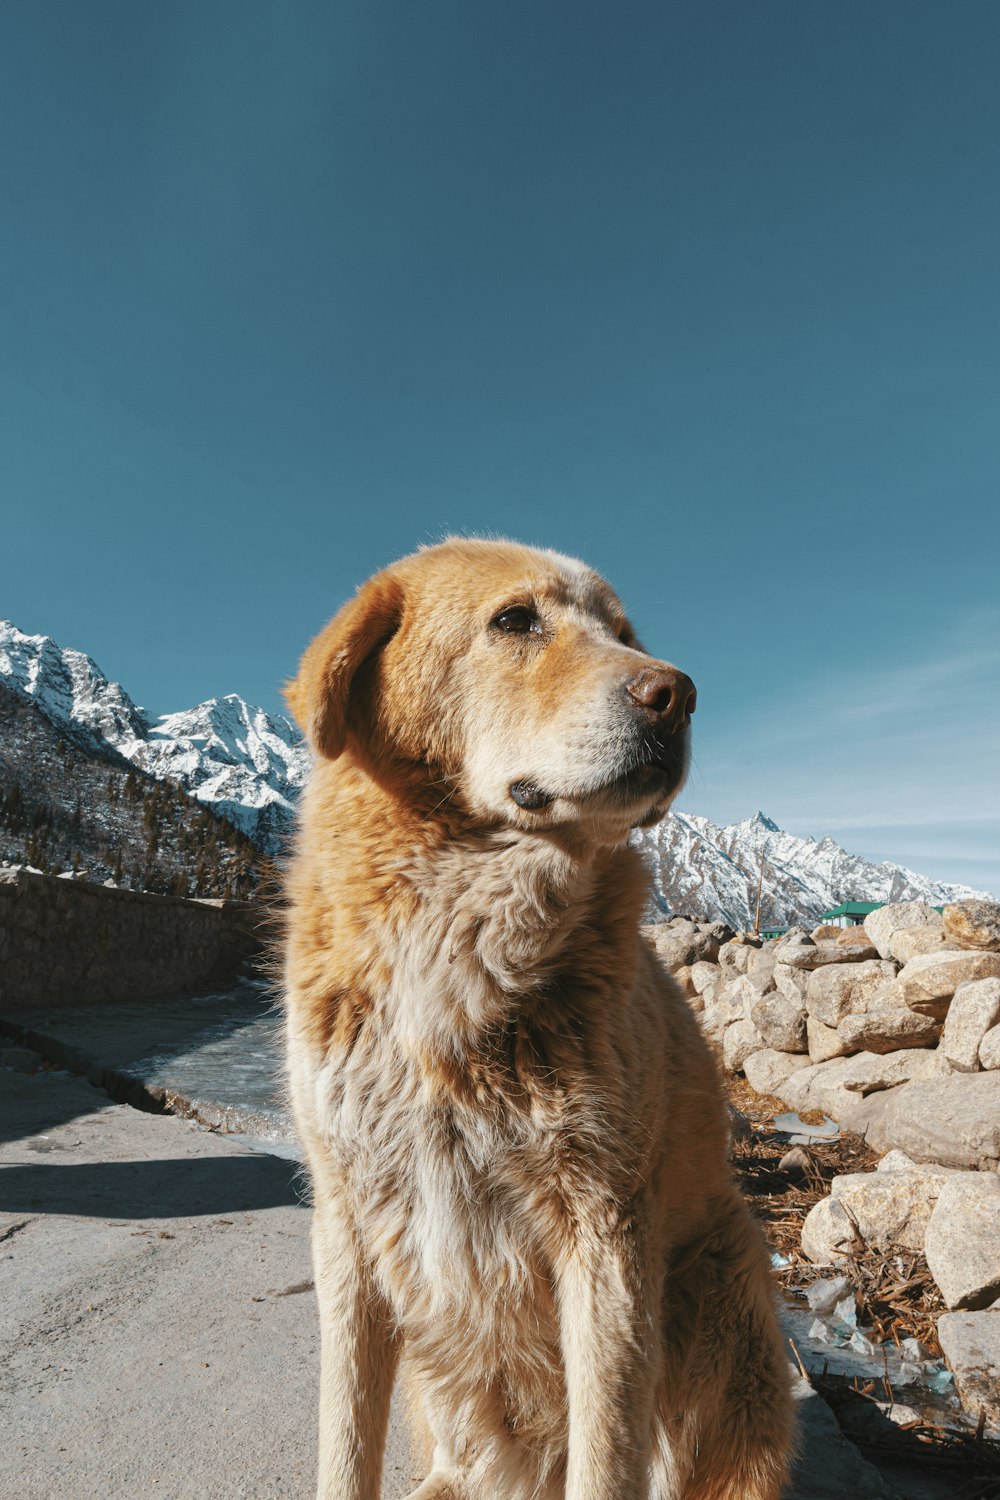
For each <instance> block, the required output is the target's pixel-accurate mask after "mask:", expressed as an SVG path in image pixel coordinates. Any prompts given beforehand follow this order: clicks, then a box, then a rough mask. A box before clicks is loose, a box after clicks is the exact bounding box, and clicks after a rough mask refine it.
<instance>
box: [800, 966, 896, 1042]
mask: <svg viewBox="0 0 1000 1500" xmlns="http://www.w3.org/2000/svg"><path fill="white" fill-rule="evenodd" d="M897 972H898V971H897V968H896V965H895V964H894V963H891V962H889V961H887V960H886V959H881V958H874V959H866V960H864V961H863V962H862V963H856V964H827V965H825V966H824V967H823V968H822V969H813V971H812V973H811V974H810V975H809V980H808V983H807V985H806V1008H807V1010H808V1011H809V1014H810V1015H813V1016H815V1017H816V1019H817V1020H819V1021H822V1022H824V1024H825V1025H827V1026H836V1025H837V1024H838V1022H839V1021H840V1020H841V1018H842V1017H843V1016H846V1015H849V1014H851V1013H852V1012H854V1011H865V1010H871V1009H873V1008H874V1006H873V1002H874V1001H875V999H876V997H878V996H880V995H883V994H884V993H885V991H886V988H887V986H888V985H889V984H891V983H892V981H893V980H894V979H895V977H896V974H897Z"/></svg>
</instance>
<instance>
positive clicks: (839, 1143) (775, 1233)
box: [726, 1076, 1000, 1500]
mask: <svg viewBox="0 0 1000 1500" xmlns="http://www.w3.org/2000/svg"><path fill="white" fill-rule="evenodd" d="M726 1087H727V1091H728V1094H729V1100H730V1103H731V1105H732V1106H733V1108H734V1110H736V1111H737V1115H736V1117H735V1118H734V1132H733V1133H734V1141H733V1167H734V1169H735V1172H736V1176H737V1180H738V1181H739V1183H740V1185H741V1187H742V1189H743V1191H744V1193H745V1194H746V1197H747V1199H748V1201H749V1203H750V1206H751V1208H752V1210H753V1212H754V1214H755V1215H756V1217H757V1219H758V1220H759V1222H760V1224H761V1227H762V1229H763V1231H764V1234H765V1237H766V1238H767V1240H768V1243H769V1244H770V1246H771V1248H772V1249H773V1250H776V1251H777V1252H778V1253H779V1254H780V1255H782V1256H784V1257H786V1259H787V1261H788V1264H787V1265H786V1266H784V1267H783V1268H780V1269H778V1270H777V1271H776V1272H775V1275H776V1276H777V1278H778V1281H779V1282H780V1283H781V1284H782V1285H783V1286H784V1288H785V1290H786V1291H787V1292H789V1293H791V1292H792V1291H793V1290H794V1289H796V1288H801V1287H804V1286H808V1285H810V1284H811V1283H812V1282H813V1281H818V1280H822V1279H826V1278H829V1276H830V1275H831V1274H832V1273H831V1271H830V1268H829V1266H826V1267H821V1266H814V1265H813V1264H812V1262H811V1261H809V1260H807V1259H806V1257H805V1256H804V1255H803V1254H802V1246H801V1234H802V1221H803V1219H804V1218H805V1216H806V1214H807V1213H808V1212H809V1210H810V1209H811V1208H812V1206H813V1204H815V1203H818V1202H819V1201H820V1199H821V1198H825V1197H826V1195H827V1194H828V1193H829V1191H830V1183H831V1181H832V1180H833V1178H834V1177H839V1176H841V1175H843V1174H844V1173H847V1172H869V1171H872V1170H873V1169H874V1168H875V1165H876V1164H877V1162H878V1160H879V1158H878V1154H877V1153H876V1152H874V1151H872V1149H871V1147H870V1146H868V1145H867V1144H866V1143H865V1141H864V1140H863V1139H862V1138H861V1137H860V1136H858V1135H854V1134H852V1132H850V1131H842V1132H841V1134H840V1135H839V1136H838V1138H837V1139H836V1140H834V1141H814V1142H812V1143H811V1144H810V1145H808V1146H803V1147H802V1148H801V1150H802V1152H803V1153H804V1157H805V1162H804V1165H803V1167H802V1169H801V1170H793V1171H789V1170H787V1169H783V1168H781V1167H780V1166H779V1162H780V1161H781V1159H782V1157H784V1156H785V1154H786V1153H787V1152H788V1151H789V1149H790V1147H789V1142H788V1138H787V1137H786V1136H781V1135H778V1134H777V1133H776V1132H775V1131H774V1128H773V1120H774V1117H775V1115H779V1114H783V1113H785V1111H786V1106H785V1105H784V1104H782V1102H781V1101H780V1099H774V1098H767V1097H765V1096H763V1095H760V1094H756V1093H754V1091H753V1089H752V1088H751V1087H750V1085H749V1084H748V1083H747V1082H746V1080H745V1079H743V1078H738V1077H732V1076H730V1077H728V1078H727V1079H726ZM740 1116H742V1117H743V1121H745V1122H746V1123H745V1124H743V1123H742V1122H741V1120H740ZM803 1118H804V1119H805V1120H807V1121H808V1122H809V1123H818V1121H819V1119H820V1118H821V1117H820V1116H818V1115H817V1116H811V1115H808V1116H804V1117H803ZM837 1274H838V1275H840V1274H842V1275H844V1276H847V1277H848V1279H849V1280H850V1282H851V1285H852V1287H853V1289H854V1296H855V1301H856V1303H857V1309H858V1322H859V1323H860V1324H863V1325H864V1326H865V1327H870V1328H871V1329H872V1330H873V1333H872V1339H873V1342H877V1343H880V1344H884V1343H887V1342H888V1341H889V1340H893V1341H894V1342H895V1343H896V1344H899V1343H900V1342H901V1341H902V1340H903V1339H904V1338H917V1339H919V1340H920V1342H921V1343H922V1344H923V1345H924V1346H925V1347H926V1349H927V1351H928V1353H929V1354H930V1355H932V1356H935V1357H939V1356H940V1354H941V1346H940V1344H939V1343H938V1338H937V1327H936V1324H937V1319H938V1316H939V1315H940V1314H941V1313H942V1312H944V1311H945V1306H944V1301H943V1299H942V1297H941V1294H940V1292H939V1291H938V1288H937V1286H936V1284H935V1282H934V1280H933V1278H932V1276H931V1274H930V1271H929V1270H928V1268H927V1262H926V1260H925V1259H924V1257H923V1255H921V1254H919V1253H918V1252H917V1251H914V1250H905V1249H901V1248H898V1247H897V1248H894V1249H892V1250H888V1251H882V1250H876V1249H873V1248H871V1247H869V1248H868V1249H867V1250H866V1251H865V1253H864V1254H863V1255H861V1256H859V1257H858V1258H857V1259H855V1260H852V1261H845V1262H843V1263H842V1264H841V1265H838V1267H837ZM808 1378H809V1379H810V1380H811V1381H812V1383H813V1385H814V1386H815V1387H816V1389H817V1390H818V1391H819V1393H820V1394H821V1395H822V1396H823V1397H824V1398H825V1400H826V1401H827V1402H828V1403H829V1404H830V1406H831V1407H832V1408H833V1409H834V1411H835V1412H836V1414H837V1417H838V1420H839V1421H840V1422H841V1425H842V1426H843V1427H844V1430H845V1431H846V1432H847V1433H848V1434H849V1436H850V1437H851V1439H852V1441H854V1442H855V1443H856V1444H857V1446H858V1447H859V1448H861V1449H862V1450H863V1451H864V1452H865V1453H866V1454H867V1455H868V1456H869V1458H871V1459H872V1460H873V1461H874V1462H875V1463H878V1461H879V1460H880V1459H884V1460H888V1461H892V1462H895V1463H900V1462H901V1463H904V1464H906V1463H914V1462H915V1463H917V1464H918V1465H919V1466H921V1467H926V1466H928V1465H929V1466H931V1467H933V1469H934V1471H935V1473H937V1474H939V1475H949V1476H953V1478H954V1490H953V1492H952V1493H953V1496H954V1500H1000V1444H997V1443H995V1442H991V1441H989V1440H984V1439H983V1436H982V1432H981V1431H980V1432H979V1433H972V1432H961V1431H958V1430H956V1429H954V1428H947V1427H942V1426H937V1425H935V1424H934V1423H933V1422H926V1421H920V1422H915V1423H911V1424H909V1425H907V1426H903V1427H897V1426H896V1425H895V1424H893V1423H892V1422H890V1421H889V1420H888V1419H887V1418H885V1417H883V1416H882V1414H881V1412H880V1411H879V1409H878V1405H877V1403H878V1402H885V1401H893V1400H894V1399H895V1396H894V1392H893V1390H892V1386H891V1383H890V1381H889V1378H888V1369H886V1373H885V1374H884V1375H883V1376H880V1377H879V1378H877V1379H872V1380H870V1381H858V1380H854V1381H851V1380H848V1379H847V1378H846V1377H844V1376H836V1375H829V1374H826V1373H824V1374H823V1375H815V1374H813V1375H811V1376H809V1377H808ZM949 1482H950V1481H949Z"/></svg>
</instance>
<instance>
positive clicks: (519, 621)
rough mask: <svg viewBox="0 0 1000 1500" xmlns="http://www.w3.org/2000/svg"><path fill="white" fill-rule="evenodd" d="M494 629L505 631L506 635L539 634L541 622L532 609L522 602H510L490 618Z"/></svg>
mask: <svg viewBox="0 0 1000 1500" xmlns="http://www.w3.org/2000/svg"><path fill="white" fill-rule="evenodd" d="M491 623H492V625H493V628H494V630H503V631H506V633H507V634H508V635H541V633H542V622H541V620H540V619H539V618H538V616H537V615H536V614H535V611H534V610H533V609H529V608H528V607H527V605H524V604H512V605H511V606H510V608H509V609H502V610H501V611H500V613H499V614H498V615H495V616H494V618H493V620H492V622H491Z"/></svg>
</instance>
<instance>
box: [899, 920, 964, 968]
mask: <svg viewBox="0 0 1000 1500" xmlns="http://www.w3.org/2000/svg"><path fill="white" fill-rule="evenodd" d="M954 947H955V944H954V943H952V942H949V940H948V935H947V933H946V932H945V930H944V928H943V927H902V928H900V930H899V932H894V933H893V935H892V956H893V958H894V959H895V960H896V962H897V963H900V964H908V963H909V962H910V959H911V958H919V956H920V955H921V954H923V953H940V952H941V950H942V949H944V950H945V951H947V952H951V950H952V949H953V948H954Z"/></svg>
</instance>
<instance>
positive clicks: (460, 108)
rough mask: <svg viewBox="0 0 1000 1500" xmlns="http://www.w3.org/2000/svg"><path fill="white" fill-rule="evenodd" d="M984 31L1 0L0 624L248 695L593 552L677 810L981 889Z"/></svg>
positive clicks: (240, 3)
mask: <svg viewBox="0 0 1000 1500" xmlns="http://www.w3.org/2000/svg"><path fill="white" fill-rule="evenodd" d="M998 55H1000V8H998V7H997V6H996V5H995V4H994V3H992V0H982V3H970V0H952V3H950V4H948V5H944V4H941V3H939V0H934V3H932V4H928V3H924V0H898V3H897V0H879V4H878V5H872V4H871V3H870V0H859V3H855V0H840V3H838V4H837V5H830V4H820V3H802V0H787V3H772V0H755V3H754V4H753V5H746V4H738V3H736V0H728V3H726V4H715V3H711V0H698V3H694V0H692V3H684V4H662V3H656V4H654V3H647V4H629V3H618V4H616V5H614V6H611V5H609V4H603V5H598V4H589V3H586V0H573V3H572V4H570V3H563V0H554V3H550V4H547V5H544V6H540V5H538V4H537V3H531V4H528V3H521V0H505V3H504V4H503V5H498V6H480V5H469V4H467V3H459V0H455V3H441V0H421V4H419V5H413V4H410V3H402V0H394V3H391V4H387V3H381V0H363V3H362V0H341V3H340V4H338V5H337V6H329V5H326V4H319V3H317V4H304V3H296V0H288V3H285V4H282V5H274V4H273V3H272V0H268V3H266V4H261V3H258V0H208V3H204V0H198V3H196V4H195V3H184V0H171V3H170V4H169V5H158V6H151V5H143V6H138V5H135V4H134V3H132V0H123V3H109V0H88V3H87V4H86V5H80V4H78V3H76V0H14V3H12V4H10V5H7V6H5V7H4V8H3V13H2V15H0V130H2V136H0V139H2V140H3V148H2V152H0V192H2V195H3V198H2V201H3V202H4V205H5V232H4V235H3V237H2V240H0V483H2V490H0V494H2V501H0V504H2V508H3V523H2V531H0V614H2V615H6V616H8V617H10V618H11V619H13V620H14V621H15V622H16V623H17V624H18V625H19V626H20V627H21V628H22V629H26V630H30V631H43V632H46V633H48V634H52V635H54V636H55V637H56V639H58V640H59V641H60V642H62V643H63V644H66V645H78V646H80V647H82V648H83V649H85V650H87V651H89V652H90V653H91V655H93V656H94V657H95V658H96V659H97V661H98V662H99V663H100V665H101V666H102V667H103V669H104V670H105V671H106V672H108V674H109V675H111V676H113V677H115V678H117V679H119V680H120V681H121V682H123V683H124V684H125V686H126V687H127V688H128V690H129V691H130V692H131V693H132V695H133V696H134V697H135V698H136V699H137V700H139V701H140V702H143V703H145V704H146V705H147V706H148V707H151V708H154V709H157V710H168V709H175V708H180V707H184V706H187V705H189V704H191V703H193V702H195V701H197V700H198V699H201V698H205V697H209V696H212V695H214V694H219V693H223V692H228V691H237V692H240V693H242V694H243V695H244V696H245V697H247V698H249V699H251V700H252V701H256V702H259V703H262V704H264V705H265V706H267V707H276V706H277V705H278V702H279V688H280V683H281V681H282V679H283V678H284V677H285V676H287V675H288V673H289V672H290V671H291V670H292V669H293V667H294V663H295V661H296V659H297V656H298V654H299V652H300V651H301V649H302V647H303V645H304V643H305V641H306V640H307V639H308V637H309V636H310V635H311V634H312V633H313V632H314V631H315V629H316V628H317V627H318V626H319V625H320V624H321V623H322V622H323V620H324V619H325V618H326V617H327V616H328V615H329V614H331V613H332V612H333V610H334V609H335V608H336V606H337V605H338V604H339V603H340V601H341V600H342V599H343V598H344V597H345V596H346V594H348V593H349V592H350V591H351V590H352V589H353V588H354V586H355V585H356V584H357V583H358V582H359V581H360V580H361V579H362V578H363V577H365V576H366V575H367V574H368V573H370V572H371V571H372V570H373V569H374V568H376V567H377V566H379V565H380V564H382V563H384V562H386V561H387V560H389V559H390V558H392V557H393V556H396V555H399V554H400V553H403V552H406V551H409V550H411V549H412V548H413V547H414V546H415V545H416V544H418V543H419V542H421V541H425V540H428V539H435V538H437V537H440V536H441V535H443V534H445V533H447V532H448V531H451V530H458V531H477V530H479V531H481V530H494V531H502V532H505V533H508V534H510V535H514V536H518V537H521V538H523V539H525V540H528V541H536V542H541V543H544V544H546V545H552V546H555V547H558V548H560V549H562V550H564V551H569V552H574V553H577V554H578V555H581V556H583V557H585V558H586V559H587V560H588V561H590V562H591V563H593V564H594V565H595V566H597V567H598V568H600V569H601V570H602V571H603V572H605V573H606V574H607V575H608V576H609V577H610V578H611V579H612V581H613V582H614V583H615V584H616V585H617V587H618V588H619V590H620V592H621V593H622V595H623V597H624V598H625V600H626V602H627V603H628V604H629V606H630V608H631V610H632V613H633V616H634V617H635V619H636V622H637V624H638V627H639V630H640V632H641V634H642V636H643V637H644V639H645V640H646V642H647V644H648V645H649V646H650V647H651V648H652V649H653V650H655V651H656V652H658V653H660V654H662V655H665V656H668V657H669V658H671V659H672V660H674V661H676V662H678V663H679V664H680V665H682V666H683V667H684V668H685V669H686V670H687V671H689V672H690V673H691V675H692V676H693V677H694V678H695V680H696V682H697V683H698V686H699V711H698V717H697V719H696V721H695V723H696V728H697V729H698V731H699V734H698V749H697V766H696V770H695V774H694V776H693V778H692V782H691V784H690V786H689V788H688V790H687V792H686V793H685V795H684V798H683V799H682V800H683V805H684V806H686V807H688V808H690V809H691V810H694V811H699V812H703V813H705V814H707V815H708V816H710V817H713V818H716V819H719V820H728V819H732V818H736V817H739V816H742V815H744V814H746V813H749V812H752V811H753V810H754V809H755V808H757V807H762V808H763V809H764V810H765V811H767V812H768V813H769V814H770V815H771V816H772V817H774V818H775V819H776V820H777V821H778V822H780V823H781V824H782V825H783V826H785V827H788V828H790V829H792V830H793V831H796V832H802V833H814V834H816V835H817V836H821V835H822V834H824V833H827V832H829V833H832V834H833V835H834V836H835V837H836V838H838V839H840V840H841V841H842V842H844V843H845V844H846V845H847V846H848V847H849V848H851V849H853V850H857V851H859V852H862V853H865V854H869V855H878V856H882V857H889V858H894V859H899V860H902V861H903V862H906V863H909V864H911V865H913V866H914V867H915V868H918V869H922V870H924V871H925V872H926V873H928V874H932V875H936V876H938V877H939V878H942V879H958V880H964V881H967V882H968V883H970V884H973V885H976V886H986V887H988V888H992V889H995V890H998V891H1000V790H998V779H1000V778H998V765H1000V599H998V590H997V577H998V554H1000V521H998V491H1000V485H998V480H1000V420H998V418H1000V326H998V325H1000V295H998V293H1000V286H998V282H1000V274H998V267H1000V193H998V192H997V184H998V182H1000V91H998V89H997V87H996V60H997V57H998Z"/></svg>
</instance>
